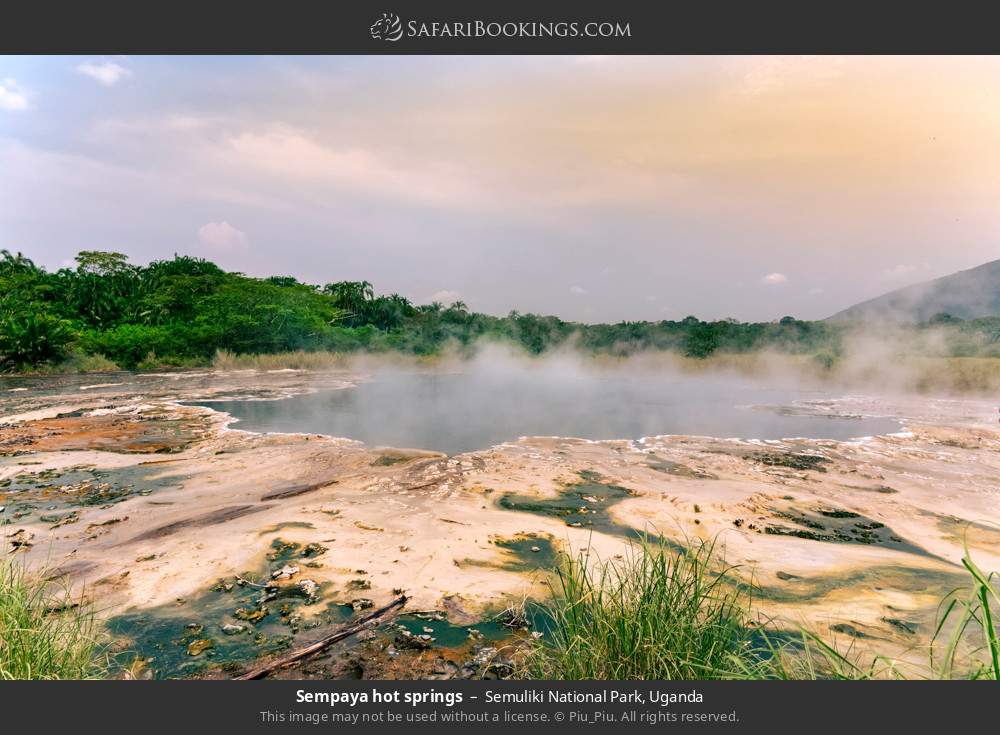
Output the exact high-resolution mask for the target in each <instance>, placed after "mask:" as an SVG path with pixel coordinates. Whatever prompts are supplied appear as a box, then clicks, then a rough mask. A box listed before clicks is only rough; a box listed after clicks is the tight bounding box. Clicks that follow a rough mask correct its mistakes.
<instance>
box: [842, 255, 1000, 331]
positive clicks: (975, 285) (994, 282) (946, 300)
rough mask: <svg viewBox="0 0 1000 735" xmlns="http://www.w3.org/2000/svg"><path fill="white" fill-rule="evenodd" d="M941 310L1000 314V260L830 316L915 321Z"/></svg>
mask: <svg viewBox="0 0 1000 735" xmlns="http://www.w3.org/2000/svg"><path fill="white" fill-rule="evenodd" d="M938 314H949V315H951V316H953V317H957V318H959V319H977V318H979V317H986V316H1000V260H994V261H991V262H989V263H984V264H983V265H980V266H977V267H975V268H970V269H969V270H964V271H959V272H958V273H952V274H951V275H950V276H943V277H941V278H935V279H934V280H933V281H925V282H924V283H917V284H914V285H912V286H906V287H905V288H900V289H897V290H895V291H890V292H889V293H887V294H883V295H882V296H877V297H875V298H874V299H869V300H868V301H862V302H861V303H860V304H855V305H854V306H851V307H849V308H847V309H844V310H843V311H840V312H837V313H836V314H834V315H833V316H831V317H829V319H830V320H831V321H894V322H911V323H912V322H926V321H929V320H930V319H931V318H933V317H934V316H936V315H938Z"/></svg>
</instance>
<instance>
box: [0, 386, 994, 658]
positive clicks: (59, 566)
mask: <svg viewBox="0 0 1000 735" xmlns="http://www.w3.org/2000/svg"><path fill="white" fill-rule="evenodd" d="M360 377H361V376H358V375H354V374H350V373H345V372H340V373H306V372H273V373H256V372H253V371H240V372H229V373H210V372H196V373H192V372H186V373H168V374H161V375H149V374H146V375H142V376H136V375H132V374H125V373H116V374H109V375H104V376H98V377H95V376H92V375H89V376H84V377H73V378H50V379H41V378H37V379H4V382H3V383H2V384H0V391H2V392H0V396H3V397H2V399H0V401H2V402H0V508H2V510H0V524H2V525H0V541H3V543H4V544H5V547H6V551H7V552H8V553H16V554H19V555H23V556H24V558H25V559H27V560H28V561H29V563H32V564H35V565H37V566H38V567H39V568H42V567H44V568H45V569H46V570H47V573H48V574H49V575H50V576H51V577H53V578H54V579H61V580H63V581H68V582H69V583H70V584H71V586H72V589H73V591H74V593H76V594H83V595H85V596H86V598H87V599H89V600H91V601H92V602H93V603H94V604H95V605H96V606H97V608H98V609H99V610H100V611H101V613H102V616H103V617H104V618H105V619H106V620H107V624H108V629H109V631H110V632H111V633H112V634H113V637H114V640H115V651H114V653H115V657H116V660H117V661H118V662H119V663H120V665H121V666H122V667H123V668H124V669H126V670H128V671H130V672H132V674H133V675H136V676H157V677H166V676H231V675H233V674H235V673H238V672H239V671H242V670H244V669H245V668H246V667H247V666H248V665H249V662H251V661H255V660H258V659H260V658H261V657H266V656H268V655H269V654H273V653H277V652H280V651H285V650H287V649H288V648H289V647H297V646H299V645H303V644H304V643H307V642H309V641H311V640H315V639H316V638H318V637H319V636H320V635H322V634H323V633H325V632H328V631H329V630H330V629H331V628H332V627H334V626H336V625H339V624H341V623H344V622H346V621H350V620H352V619H354V618H355V617H356V616H358V615H361V614H364V611H365V610H370V609H372V607H378V606H381V605H383V604H385V603H386V602H388V601H389V600H390V599H392V598H394V597H395V596H398V595H400V594H405V595H407V596H408V597H409V598H410V599H409V602H408V604H407V607H406V609H405V612H406V615H404V616H403V617H400V618H398V619H397V620H396V621H394V622H392V623H389V624H387V625H385V626H383V627H381V628H379V629H377V630H373V631H366V632H364V633H362V634H360V635H358V636H355V637H353V638H352V639H350V640H348V641H346V642H344V644H342V645H338V646H336V647H334V648H333V649H331V651H329V652H328V653H327V654H325V655H323V656H319V657H316V658H314V659H310V660H309V661H307V662H305V663H303V664H301V665H299V666H297V667H296V668H294V669H292V670H290V671H287V672H283V673H281V674H279V675H282V676H350V677H356V676H364V677H396V676H419V677H451V676H502V675H504V674H505V673H507V668H509V662H508V657H509V650H508V649H509V648H510V646H511V645H512V644H513V643H515V642H516V641H517V640H518V638H519V637H521V638H523V637H525V636H529V635H530V634H531V633H532V632H539V631H537V630H535V629H534V628H532V625H531V621H527V624H525V625H521V624H514V625H510V624H509V623H510V622H511V621H509V620H507V619H505V618H504V614H503V611H504V609H505V608H507V607H508V605H511V604H512V603H518V602H521V601H523V600H525V599H542V598H543V597H544V595H545V594H546V592H547V587H546V584H545V580H546V570H547V569H548V568H550V567H551V565H552V564H553V563H554V561H555V559H556V558H557V554H558V552H559V551H560V550H567V549H569V550H574V549H582V548H588V547H589V548H591V549H592V550H593V552H594V555H595V556H599V557H602V558H611V557H613V556H615V555H617V554H621V553H622V552H623V551H624V550H625V549H626V546H627V544H629V543H634V542H635V540H636V539H637V538H640V537H644V536H655V537H661V538H663V539H665V540H667V541H668V542H670V543H676V544H682V543H685V542H687V541H689V540H690V539H692V538H703V539H716V540H717V543H718V544H719V546H720V548H722V549H723V550H724V553H725V555H726V559H727V561H728V562H729V563H731V564H735V565H737V566H738V570H739V573H740V574H742V575H743V576H744V578H745V580H746V584H747V585H748V586H749V585H752V586H753V589H754V596H755V599H756V600H757V605H758V607H759V609H760V612H761V613H762V614H764V615H766V616H768V617H772V618H774V619H775V620H777V621H783V622H782V623H781V624H782V625H785V624H787V625H789V626H795V625H800V624H802V625H806V626H807V627H810V628H813V629H815V630H817V631H818V632H820V633H825V634H828V635H831V636H834V637H836V638H841V639H844V640H847V641H849V642H851V643H853V644H855V645H857V646H861V647H864V648H865V649H866V650H871V651H875V652H881V653H887V654H890V655H901V656H904V657H906V656H910V657H911V658H913V659H914V660H922V659H925V658H926V656H925V651H926V649H925V648H923V646H924V645H925V644H926V642H927V640H928V639H929V637H930V635H931V634H932V633H933V621H934V615H935V613H936V610H937V604H938V602H939V600H940V598H941V596H942V595H943V594H945V593H946V592H948V591H949V590H951V589H953V588H954V587H956V586H958V585H960V584H962V583H964V575H963V572H962V569H961V566H960V559H961V556H962V553H963V544H968V546H969V548H970V551H971V553H972V554H973V556H974V557H975V558H976V560H977V562H978V563H979V565H980V566H981V567H982V568H985V569H1000V544H998V541H1000V530H998V529H997V526H996V522H997V520H998V519H1000V482H998V480H997V478H998V477H1000V433H998V431H997V427H996V426H995V425H994V424H993V420H994V412H995V410H996V407H995V406H993V405H990V404H987V403H984V402H979V401H975V400H963V399H931V398H926V397H920V398H912V399H910V398H887V397H872V396H866V395H853V396H843V397H840V398H830V397H824V398H822V399H816V400H813V401H810V400H804V401H798V402H796V403H794V404H790V405H789V406H787V407H786V410H788V411H789V412H792V413H795V414H797V415H802V414H807V415H809V416H812V417H814V418H815V419H816V420H821V419H822V417H858V416H860V417H865V416H880V417H890V418H892V419H893V420H894V421H902V422H903V430H902V431H899V432H896V433H895V434H886V435H880V436H875V437H869V438H864V439H856V440H849V441H837V440H832V439H787V440H775V439H771V440H748V439H713V438H706V437H696V436H683V435H671V436H661V437H650V438H646V439H642V440H639V441H636V440H607V441H591V440H583V439H560V438H552V437H542V438H525V439H520V440H516V441H509V442H506V443H504V444H501V445H499V446H495V447H492V448H487V449H482V450H479V451H473V452H468V453H464V454H459V455H456V456H447V455H445V454H440V453H436V452H431V451H424V450H419V449H405V448H393V449H387V448H381V449H380V448H373V447H370V446H366V445H364V444H361V443H359V442H356V441H351V440H347V439H334V438H330V437H326V436H320V435H317V434H307V433H298V434H266V435H265V434H255V433H247V432H243V431H238V430H235V427H239V424H236V425H234V426H231V427H228V428H227V423H228V421H229V420H228V418H227V417H225V416H223V415H221V414H219V413H216V412H213V411H211V410H209V409H206V408H201V407H197V406H191V405H187V404H188V403H189V402H199V401H210V400H216V399H231V398H236V397H239V398H248V397H249V398H254V399H270V398H278V397H282V396H288V395H294V394H305V393H307V392H309V391H329V390H334V389H342V390H345V391H350V390H352V388H351V387H350V386H352V385H353V384H354V382H355V381H356V380H358V379H359V378H360ZM310 395H314V394H310ZM828 420H829V418H828ZM400 625H401V626H403V628H402V629H401V628H399V627H398V626H400Z"/></svg>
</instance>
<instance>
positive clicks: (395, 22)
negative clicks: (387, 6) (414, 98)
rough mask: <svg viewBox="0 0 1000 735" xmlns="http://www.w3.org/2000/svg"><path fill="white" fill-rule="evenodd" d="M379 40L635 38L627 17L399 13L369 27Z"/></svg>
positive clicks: (385, 16) (374, 36) (388, 14)
mask: <svg viewBox="0 0 1000 735" xmlns="http://www.w3.org/2000/svg"><path fill="white" fill-rule="evenodd" d="M368 30H369V32H370V33H371V35H372V38H373V39H375V40H376V41H398V40H399V39H401V38H402V37H403V36H404V35H405V36H406V37H407V38H581V37H582V38H631V36H632V29H631V28H630V27H629V23H628V22H627V21H574V20H565V21H563V20H557V21H509V22H497V21H484V20H463V21H447V22H441V21H419V20H410V21H407V22H406V24H405V25H404V24H403V21H401V20H400V19H399V16H398V15H396V14H395V13H382V17H381V18H379V19H378V20H377V21H375V22H374V23H372V25H371V27H370V28H369V29H368Z"/></svg>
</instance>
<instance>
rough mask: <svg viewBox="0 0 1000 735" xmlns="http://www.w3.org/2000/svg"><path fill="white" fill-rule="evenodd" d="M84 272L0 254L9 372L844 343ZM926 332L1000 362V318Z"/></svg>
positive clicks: (110, 269) (797, 349)
mask: <svg viewBox="0 0 1000 735" xmlns="http://www.w3.org/2000/svg"><path fill="white" fill-rule="evenodd" d="M76 263H77V266H76V268H62V269H60V270H58V271H55V272H47V271H46V270H45V269H43V268H40V267H38V266H37V265H35V264H34V263H33V262H32V261H31V260H29V259H28V258H26V257H24V256H22V255H21V254H17V255H13V254H11V253H10V252H8V251H6V250H4V251H0V370H5V371H20V370H31V369H37V368H40V367H46V366H56V365H60V364H68V365H70V366H73V365H78V366H81V367H85V366H87V365H107V366H110V363H108V362H107V361H110V362H111V363H114V365H117V366H119V367H122V368H130V369H131V368H137V367H140V368H141V367H147V366H149V367H151V366H162V365H175V366H183V365H197V364H204V363H206V362H208V361H209V360H211V359H212V356H213V355H215V354H216V353H217V352H218V351H220V350H222V351H226V352H230V353H234V354H237V355H242V354H267V353H277V352H286V351H292V350H305V351H310V352H311V351H320V350H329V351H335V352H349V351H356V350H369V351H385V350H397V351H402V352H407V353H411V354H417V355H427V354H436V353H438V352H440V351H441V350H442V349H444V348H445V347H450V346H457V347H459V348H462V347H469V346H471V345H472V344H473V343H475V342H476V341H478V340H479V339H481V338H488V339H494V340H507V341H511V342H514V343H516V344H519V345H521V346H522V347H523V348H524V349H525V350H527V351H529V352H531V353H535V354H538V353H542V352H544V351H546V350H548V349H551V348H553V347H556V346H559V345H564V344H567V343H569V344H573V345H574V346H575V347H576V348H578V349H581V350H584V351H588V352H594V353H606V354H615V355H626V354H632V353H635V352H639V351H643V350H669V351H673V352H677V353H680V354H684V355H687V356H689V357H694V358H703V357H707V356H709V355H711V354H713V353H716V352H723V353H747V352H755V351H759V350H764V349H770V350H776V351H780V352H787V353H794V354H802V355H811V356H813V357H815V358H816V359H817V360H818V361H819V362H820V363H821V364H831V363H832V362H834V361H836V360H837V358H838V356H839V355H840V354H841V352H842V350H843V346H842V345H843V340H844V335H845V333H846V330H848V329H849V325H844V324H831V323H827V322H809V321H801V320H798V319H794V318H792V317H785V318H783V319H781V320H779V321H776V322H766V323H744V322H738V321H736V320H732V319H727V320H721V321H712V322H706V321H701V320H699V319H696V318H695V317H693V316H692V317H687V318H685V319H683V320H680V321H658V322H620V323H618V324H595V325H587V324H578V323H574V322H567V321H563V320H562V319H559V318H558V317H554V316H541V315H537V314H520V313H518V312H511V313H510V314H508V315H507V316H505V317H496V316H490V315H487V314H479V313H475V312H472V311H469V309H468V308H467V307H466V306H465V304H463V303H462V302H455V303H452V304H450V305H447V306H445V305H442V304H439V303H432V304H426V305H415V304H413V303H411V302H410V301H409V300H407V299H406V298H404V297H402V296H399V295H398V294H391V295H388V296H383V295H376V294H375V292H374V290H373V288H372V285H371V284H370V283H368V282H366V281H340V282H336V283H327V284H325V285H322V286H318V285H310V284H305V283H300V282H299V281H297V280H296V279H294V278H292V277H290V276H273V277H270V278H250V277H248V276H245V275H243V274H240V273H227V272H225V271H223V270H222V269H220V268H219V267H218V266H216V265H215V264H213V263H211V262H209V261H207V260H202V259H199V258H192V257H187V256H175V257H174V258H173V259H171V260H160V261H154V262H152V263H150V264H148V265H146V266H136V265H132V264H130V263H129V262H128V259H127V258H126V256H124V255H121V254H119V253H110V252H99V251H84V252H81V253H80V254H79V255H78V256H77V258H76ZM923 328H924V329H930V328H934V329H936V330H937V332H940V330H942V329H943V330H945V331H946V334H947V338H946V339H945V344H944V347H943V348H941V346H940V345H938V349H944V350H945V352H946V354H949V355H960V356H964V355H988V356H994V355H997V354H1000V318H988V319H976V320H971V321H967V322H962V321H961V320H956V319H952V318H950V317H948V316H947V315H939V316H938V317H937V318H935V319H934V320H932V322H930V323H928V324H926V325H924V326H923ZM937 332H936V333H937ZM938 342H940V340H938ZM90 357H96V358H99V359H98V361H97V362H88V358H90Z"/></svg>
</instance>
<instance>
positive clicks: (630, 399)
mask: <svg viewBox="0 0 1000 735" xmlns="http://www.w3.org/2000/svg"><path fill="white" fill-rule="evenodd" d="M824 398H829V396H828V395H825V394H823V393H820V392H816V391H803V390H789V389H782V388H775V387H773V386H767V385H764V384H762V383H756V382H752V381H746V380H736V379H732V378H720V377H701V376H695V377H692V376H679V377H678V376H670V377H664V376H662V375H656V374H647V373H638V374H637V373H632V372H630V373H628V374H618V373H616V372H614V371H609V372H586V371H577V372H572V373H570V374H566V373H565V372H560V371H552V370H543V369H538V370H534V369H524V370H488V369H487V370H482V369H478V370H473V371H469V372H459V373H426V372H379V373H376V374H374V375H373V376H371V380H370V381H368V382H363V383H360V384H359V385H357V386H356V387H353V388H345V389H342V390H330V391H322V392H319V393H312V394H309V395H300V396H295V397H291V398H285V399H282V400H276V401H259V400H258V401H254V400H225V401H199V402H197V403H196V405H199V406H206V407H209V408H212V409H215V410H217V411H225V412H226V413H229V414H231V415H232V416H233V417H234V418H236V419H238V421H239V423H238V424H237V426H236V428H239V429H246V430H248V431H256V432H302V433H316V434H328V435H331V436H339V437H348V438H351V439H357V440H359V441H362V442H365V443H366V444H370V445H374V446H393V447H406V448H414V449H429V450H436V451H440V452H445V453H447V454H457V453H461V452H468V451H473V450H477V449H484V448H487V447H490V446H493V445H495V444H501V443H503V442H506V441H511V440H514V439H517V438H518V437H520V436H565V437H580V438H585V439H638V438H640V437H643V436H655V435H659V434H693V435H704V436H718V437H740V438H747V439H750V438H754V439H781V438H788V437H811V438H819V439H849V438H853V437H859V436H869V435H873V434H884V433H890V432H894V431H898V430H899V427H900V425H899V423H898V422H897V421H895V420H893V419H890V418H881V417H856V416H823V415H809V413H808V412H803V411H801V410H799V408H797V407H796V405H795V404H796V401H808V400H821V399H824ZM800 406H801V404H800Z"/></svg>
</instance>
